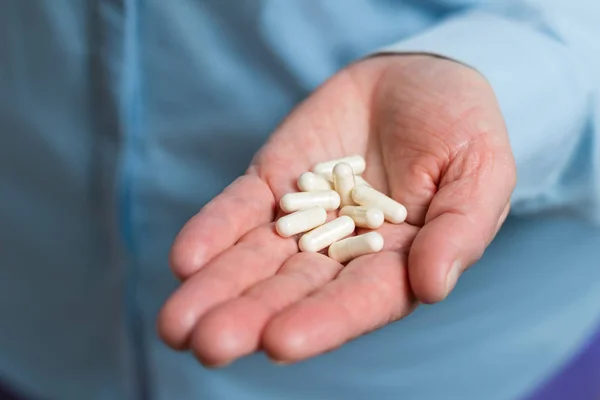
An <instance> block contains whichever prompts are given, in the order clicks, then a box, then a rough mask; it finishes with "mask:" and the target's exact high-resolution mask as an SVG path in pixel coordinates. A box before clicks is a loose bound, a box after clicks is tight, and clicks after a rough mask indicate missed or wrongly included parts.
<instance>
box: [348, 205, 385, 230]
mask: <svg viewBox="0 0 600 400" xmlns="http://www.w3.org/2000/svg"><path fill="white" fill-rule="evenodd" d="M341 215H347V216H349V217H350V218H352V219H353V220H354V224H355V225H356V226H358V227H361V228H369V229H377V228H380V227H381V225H383V220H384V219H385V217H384V215H383V212H382V211H381V210H380V209H378V208H371V207H366V206H346V207H342V209H341V210H340V216H341Z"/></svg>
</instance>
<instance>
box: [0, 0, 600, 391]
mask: <svg viewBox="0 0 600 400" xmlns="http://www.w3.org/2000/svg"><path fill="white" fill-rule="evenodd" d="M599 20H600V3H598V2H597V1H593V0H588V1H586V0H564V1H559V0H544V1H500V0H498V1H476V0H427V1H415V0H405V1H400V0H399V1H390V0H327V1H318V0H245V1H241V0H179V1H171V2H167V1H159V0H155V1H141V0H99V1H96V2H84V1H81V2H74V1H71V0H55V1H52V2H50V1H38V2H32V1H17V0H14V1H10V0H9V1H6V2H4V3H3V5H2V12H1V13H0V265H1V267H0V321H1V322H0V380H4V381H6V382H9V383H10V384H12V385H15V386H16V387H17V388H19V389H20V390H22V391H23V392H24V393H26V394H28V395H32V396H40V397H43V398H48V399H61V400H70V399H74V400H80V399H89V400H105V399H106V400H121V399H127V400H129V399H144V400H146V399H151V400H173V399H177V400H179V399H203V400H211V399H219V400H220V399H231V400H238V399H239V400H254V399H256V400H275V399H283V398H286V399H291V400H295V399H298V400H306V399H317V400H320V399H324V400H329V399H369V398H374V397H376V398H378V399H398V398H402V399H411V400H430V399H441V398H443V399H461V400H469V399H473V400H480V399H486V400H496V399H498V400H506V399H519V398H522V397H523V396H525V395H526V394H527V393H528V392H529V391H531V390H533V388H535V387H536V386H537V385H539V384H540V383H541V382H543V381H544V380H545V379H547V378H548V377H550V376H551V375H552V374H553V373H554V372H556V370H557V369H558V368H559V367H560V366H561V364H563V363H564V362H565V361H567V360H568V359H569V358H570V357H571V356H572V355H573V354H574V353H575V352H576V351H577V350H578V349H579V348H580V347H581V345H582V343H584V341H585V339H586V338H587V337H588V336H589V335H590V334H591V332H592V330H593V329H595V327H597V326H598V324H599V323H600V268H599V267H600V262H599V261H598V259H599V258H600V245H599V243H600V229H599V228H598V225H597V222H598V221H600V102H599V101H600V99H599V96H600V74H599V73H598V71H600V24H599V23H598V21H599ZM379 51H394V52H427V53H434V54H438V55H441V56H444V57H449V58H452V59H455V60H457V61H459V62H463V63H465V64H467V65H470V66H472V67H473V68H476V69H478V70H480V71H481V72H482V73H483V74H484V75H485V76H486V77H487V79H488V80H489V81H490V82H491V84H492V86H493V87H494V89H495V91H496V94H497V96H498V99H499V102H500V105H501V107H502V110H503V113H504V115H505V118H506V123H507V126H508V130H509V133H510V138H511V142H512V146H513V150H514V153H515V157H516V161H517V168H518V175H519V179H518V184H517V188H516V190H515V192H514V195H513V199H512V200H513V213H512V216H511V217H510V218H509V219H508V221H507V223H506V225H505V227H504V228H503V229H502V230H501V232H500V234H499V236H498V237H497V239H496V240H495V241H494V242H493V243H492V245H491V246H490V247H489V249H488V251H487V252H486V254H485V256H484V258H483V259H482V260H481V261H480V262H479V263H478V264H477V265H476V266H475V267H473V268H472V269H471V270H470V271H469V272H468V273H466V274H465V275H464V277H463V278H462V279H461V281H460V282H459V284H458V286H457V289H456V291H455V292H454V293H453V294H452V295H451V296H450V297H449V298H448V299H447V300H446V301H444V302H443V303H441V304H438V305H435V306H423V307H420V308H419V309H418V310H417V311H416V312H415V313H414V314H412V315H411V316H409V317H408V318H406V319H404V320H402V321H400V322H397V323H394V324H392V325H390V326H387V327H385V328H383V329H380V330H378V331H376V332H374V333H372V334H369V335H366V336H363V337H361V338H359V339H357V340H355V341H353V342H351V343H349V344H347V345H345V346H344V347H343V348H341V349H339V350H337V351H335V352H332V353H329V354H326V355H324V356H321V357H317V358H315V359H312V360H310V361H307V362H303V363H300V364H298V365H294V366H290V367H285V368H284V367H278V366H274V365H272V364H271V363H270V362H269V361H267V360H266V359H265V357H264V356H262V355H260V354H258V355H254V356H251V357H247V358H245V359H242V360H240V361H238V362H237V363H235V364H233V365H232V366H230V367H228V368H226V369H223V370H217V371H211V370H206V369H203V368H202V367H200V366H199V364H198V363H197V362H196V361H195V360H194V359H193V357H192V356H191V355H189V354H186V353H176V352H173V351H171V350H169V349H168V348H167V347H166V346H165V345H164V344H162V343H161V341H160V340H159V339H158V337H157V334H156V329H155V319H156V315H157V312H158V310H159V308H160V307H161V305H162V303H163V301H164V300H165V299H166V298H167V296H168V295H169V294H170V293H171V292H172V291H173V290H174V289H175V288H176V287H177V281H176V280H175V279H174V277H173V276H172V275H171V273H170V271H169V268H168V266H167V256H168V251H169V247H170V244H171V243H172V240H173V238H174V236H175V234H176V233H177V231H178V230H179V228H180V227H181V226H182V224H183V223H184V222H185V221H186V220H187V219H188V218H189V217H190V216H191V215H193V214H194V213H195V212H196V211H197V210H198V209H199V208H200V207H202V205H203V204H204V203H206V202H207V201H208V200H209V199H211V198H212V197H213V196H214V195H216V194H217V193H218V192H219V191H220V190H222V189H223V188H224V187H225V186H226V185H227V184H228V183H230V182H231V181H232V180H233V179H234V178H236V177H237V176H238V175H240V174H241V173H243V171H244V169H245V168H246V166H247V165H248V163H249V161H250V159H251V157H252V155H253V153H254V152H255V151H256V150H257V149H258V148H259V147H260V146H261V144H262V143H263V142H264V140H265V139H266V138H267V136H268V134H269V133H270V132H271V131H272V130H273V128H274V127H275V126H276V124H277V123H278V122H279V120H280V119H281V118H282V117H284V116H285V114H286V113H287V112H289V111H290V110H291V109H292V108H293V106H294V105H295V104H297V103H298V101H300V100H301V99H303V98H304V97H306V96H307V95H308V94H309V93H310V92H311V91H312V90H313V89H314V88H315V87H316V86H317V85H319V84H320V83H321V82H323V81H324V80H325V79H327V78H328V77H329V76H331V75H332V74H334V73H335V72H336V71H338V70H339V69H340V68H343V67H344V66H345V65H347V64H348V63H349V62H352V61H354V60H357V59H359V58H360V57H363V56H366V55H369V54H373V53H375V52H379Z"/></svg>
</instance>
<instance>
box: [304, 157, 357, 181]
mask: <svg viewBox="0 0 600 400" xmlns="http://www.w3.org/2000/svg"><path fill="white" fill-rule="evenodd" d="M339 163H346V164H348V165H350V166H351V167H352V171H353V173H354V175H360V174H362V173H363V172H364V171H365V169H366V167H367V165H366V163H365V159H364V158H363V157H362V156H359V155H355V156H350V157H343V158H338V159H336V160H331V161H325V162H322V163H319V164H317V165H315V166H314V167H313V169H312V172H314V173H315V174H319V175H322V176H324V177H325V178H327V179H328V180H329V181H333V167H335V166H336V165H337V164H339Z"/></svg>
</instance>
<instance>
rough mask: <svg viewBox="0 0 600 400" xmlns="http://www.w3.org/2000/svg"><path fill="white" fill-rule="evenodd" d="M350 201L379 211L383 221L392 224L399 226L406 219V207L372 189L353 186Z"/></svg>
mask: <svg viewBox="0 0 600 400" xmlns="http://www.w3.org/2000/svg"><path fill="white" fill-rule="evenodd" d="M352 199H353V200H354V201H355V202H356V203H357V204H359V205H361V206H367V207H372V208H378V209H380V210H381V211H383V215H384V216H385V219H386V220H388V221H389V222H391V223H393V224H400V223H402V222H404V220H405V219H406V207H404V206H403V205H402V204H400V203H398V202H397V201H396V200H394V199H392V198H390V197H388V196H386V195H385V194H383V193H381V192H380V191H378V190H375V189H373V188H372V187H369V186H365V185H360V186H355V187H354V189H352Z"/></svg>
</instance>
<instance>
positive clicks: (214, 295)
mask: <svg viewBox="0 0 600 400" xmlns="http://www.w3.org/2000/svg"><path fill="white" fill-rule="evenodd" d="M297 251H298V247H297V244H296V241H295V240H294V239H293V238H287V239H286V238H282V237H280V236H279V235H277V233H275V229H274V227H273V224H269V225H265V226H261V227H259V228H257V229H256V230H254V231H252V232H250V233H249V234H248V235H247V236H245V237H244V238H243V239H242V240H240V242H239V243H238V244H236V245H235V246H233V247H232V248H231V249H230V250H228V251H226V252H223V253H222V254H220V255H219V256H217V257H216V258H215V259H214V260H213V261H211V262H210V263H209V264H207V265H206V266H205V267H204V268H202V269H201V270H200V271H199V272H198V273H196V274H195V275H193V276H192V277H191V278H190V279H188V280H187V281H186V282H185V283H184V284H183V285H182V286H181V287H180V288H179V289H178V290H177V291H176V292H175V294H173V296H171V298H170V299H169V300H168V301H167V302H166V303H165V305H164V307H163V309H162V310H161V312H160V315H159V320H158V329H159V333H160V335H161V337H162V338H163V339H164V341H165V342H166V343H168V344H169V345H170V346H172V347H173V348H176V349H184V348H186V347H187V346H188V339H189V336H190V334H191V332H192V329H193V328H194V326H195V325H196V323H197V321H198V320H199V319H200V318H201V317H202V315H203V314H204V313H206V312H207V311H208V310H209V309H211V308H212V307H214V306H216V305H218V304H220V303H222V302H224V301H226V300H229V299H230V298H232V297H234V296H238V295H239V294H240V293H242V292H243V291H244V290H246V289H247V288H248V287H250V286H251V285H254V284H255V283H256V282H258V281H260V280H262V279H265V278H267V277H269V276H271V275H273V274H274V273H275V272H276V271H277V269H278V268H279V267H280V266H281V264H283V263H284V262H285V260H286V259H287V258H288V257H290V256H291V255H292V254H294V253H296V252H297Z"/></svg>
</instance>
